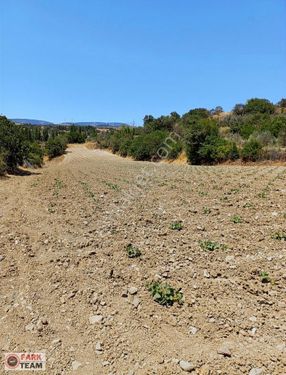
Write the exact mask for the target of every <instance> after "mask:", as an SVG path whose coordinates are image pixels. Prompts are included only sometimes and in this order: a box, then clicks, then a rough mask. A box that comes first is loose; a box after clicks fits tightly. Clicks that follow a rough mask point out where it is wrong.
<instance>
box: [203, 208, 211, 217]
mask: <svg viewBox="0 0 286 375" xmlns="http://www.w3.org/2000/svg"><path fill="white" fill-rule="evenodd" d="M211 211H212V210H211V209H210V208H208V207H204V209H203V213H204V214H205V215H209V214H210V213H211Z"/></svg>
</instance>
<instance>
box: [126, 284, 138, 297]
mask: <svg viewBox="0 0 286 375" xmlns="http://www.w3.org/2000/svg"><path fill="white" fill-rule="evenodd" d="M137 292H138V289H137V288H136V287H135V286H131V287H130V288H128V293H129V294H131V295H133V294H136V293H137Z"/></svg>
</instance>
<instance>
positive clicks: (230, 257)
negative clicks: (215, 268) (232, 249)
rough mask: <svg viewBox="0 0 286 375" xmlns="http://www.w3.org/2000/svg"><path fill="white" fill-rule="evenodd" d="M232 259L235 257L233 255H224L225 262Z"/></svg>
mask: <svg viewBox="0 0 286 375" xmlns="http://www.w3.org/2000/svg"><path fill="white" fill-rule="evenodd" d="M234 260H235V257H234V256H233V255H228V256H227V257H225V261H226V263H233V262H234Z"/></svg>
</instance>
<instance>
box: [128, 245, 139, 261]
mask: <svg viewBox="0 0 286 375" xmlns="http://www.w3.org/2000/svg"><path fill="white" fill-rule="evenodd" d="M126 252H127V255H128V258H138V257H140V255H141V251H140V250H139V249H138V247H136V246H134V245H132V244H131V243H130V244H129V245H127V246H126Z"/></svg>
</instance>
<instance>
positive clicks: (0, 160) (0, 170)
mask: <svg viewBox="0 0 286 375" xmlns="http://www.w3.org/2000/svg"><path fill="white" fill-rule="evenodd" d="M6 169H7V165H6V161H5V156H4V154H3V153H0V176H3V175H4V174H5V172H6Z"/></svg>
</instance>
